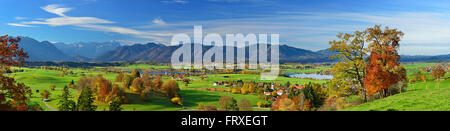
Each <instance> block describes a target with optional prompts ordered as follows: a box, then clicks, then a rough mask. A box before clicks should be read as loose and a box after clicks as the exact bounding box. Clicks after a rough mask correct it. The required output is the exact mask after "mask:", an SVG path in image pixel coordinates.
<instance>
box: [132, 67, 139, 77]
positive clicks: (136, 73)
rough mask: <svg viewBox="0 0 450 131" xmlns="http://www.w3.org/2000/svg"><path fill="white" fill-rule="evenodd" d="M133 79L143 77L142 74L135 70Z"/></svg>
mask: <svg viewBox="0 0 450 131" xmlns="http://www.w3.org/2000/svg"><path fill="white" fill-rule="evenodd" d="M131 77H133V78H138V77H141V73H140V72H139V71H138V70H136V69H133V71H131Z"/></svg>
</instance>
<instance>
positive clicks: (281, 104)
mask: <svg viewBox="0 0 450 131" xmlns="http://www.w3.org/2000/svg"><path fill="white" fill-rule="evenodd" d="M296 109H297V107H296V105H295V103H294V101H292V100H291V99H289V97H288V95H282V96H280V97H278V98H277V100H275V102H273V103H272V110H274V111H295V110H296Z"/></svg>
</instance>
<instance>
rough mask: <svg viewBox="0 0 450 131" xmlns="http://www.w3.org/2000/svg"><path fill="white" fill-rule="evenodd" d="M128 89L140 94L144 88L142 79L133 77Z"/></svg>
mask: <svg viewBox="0 0 450 131" xmlns="http://www.w3.org/2000/svg"><path fill="white" fill-rule="evenodd" d="M130 89H131V91H132V92H134V93H137V94H141V93H142V91H143V90H144V89H145V87H144V82H143V80H142V79H141V78H135V79H134V80H133V83H132V84H131V86H130Z"/></svg>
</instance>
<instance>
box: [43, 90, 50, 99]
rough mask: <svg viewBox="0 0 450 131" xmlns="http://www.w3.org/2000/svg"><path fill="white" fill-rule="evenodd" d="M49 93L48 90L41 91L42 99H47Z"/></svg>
mask: <svg viewBox="0 0 450 131" xmlns="http://www.w3.org/2000/svg"><path fill="white" fill-rule="evenodd" d="M50 95H51V93H50V92H49V91H48V90H44V91H42V92H41V97H42V99H48V97H50Z"/></svg>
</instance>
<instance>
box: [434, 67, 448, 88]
mask: <svg viewBox="0 0 450 131" xmlns="http://www.w3.org/2000/svg"><path fill="white" fill-rule="evenodd" d="M445 73H446V72H445V70H444V68H443V67H442V65H440V64H438V65H436V66H434V68H433V70H432V75H433V77H434V78H435V79H436V81H437V87H438V88H439V81H440V79H441V77H444V76H445Z"/></svg>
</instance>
